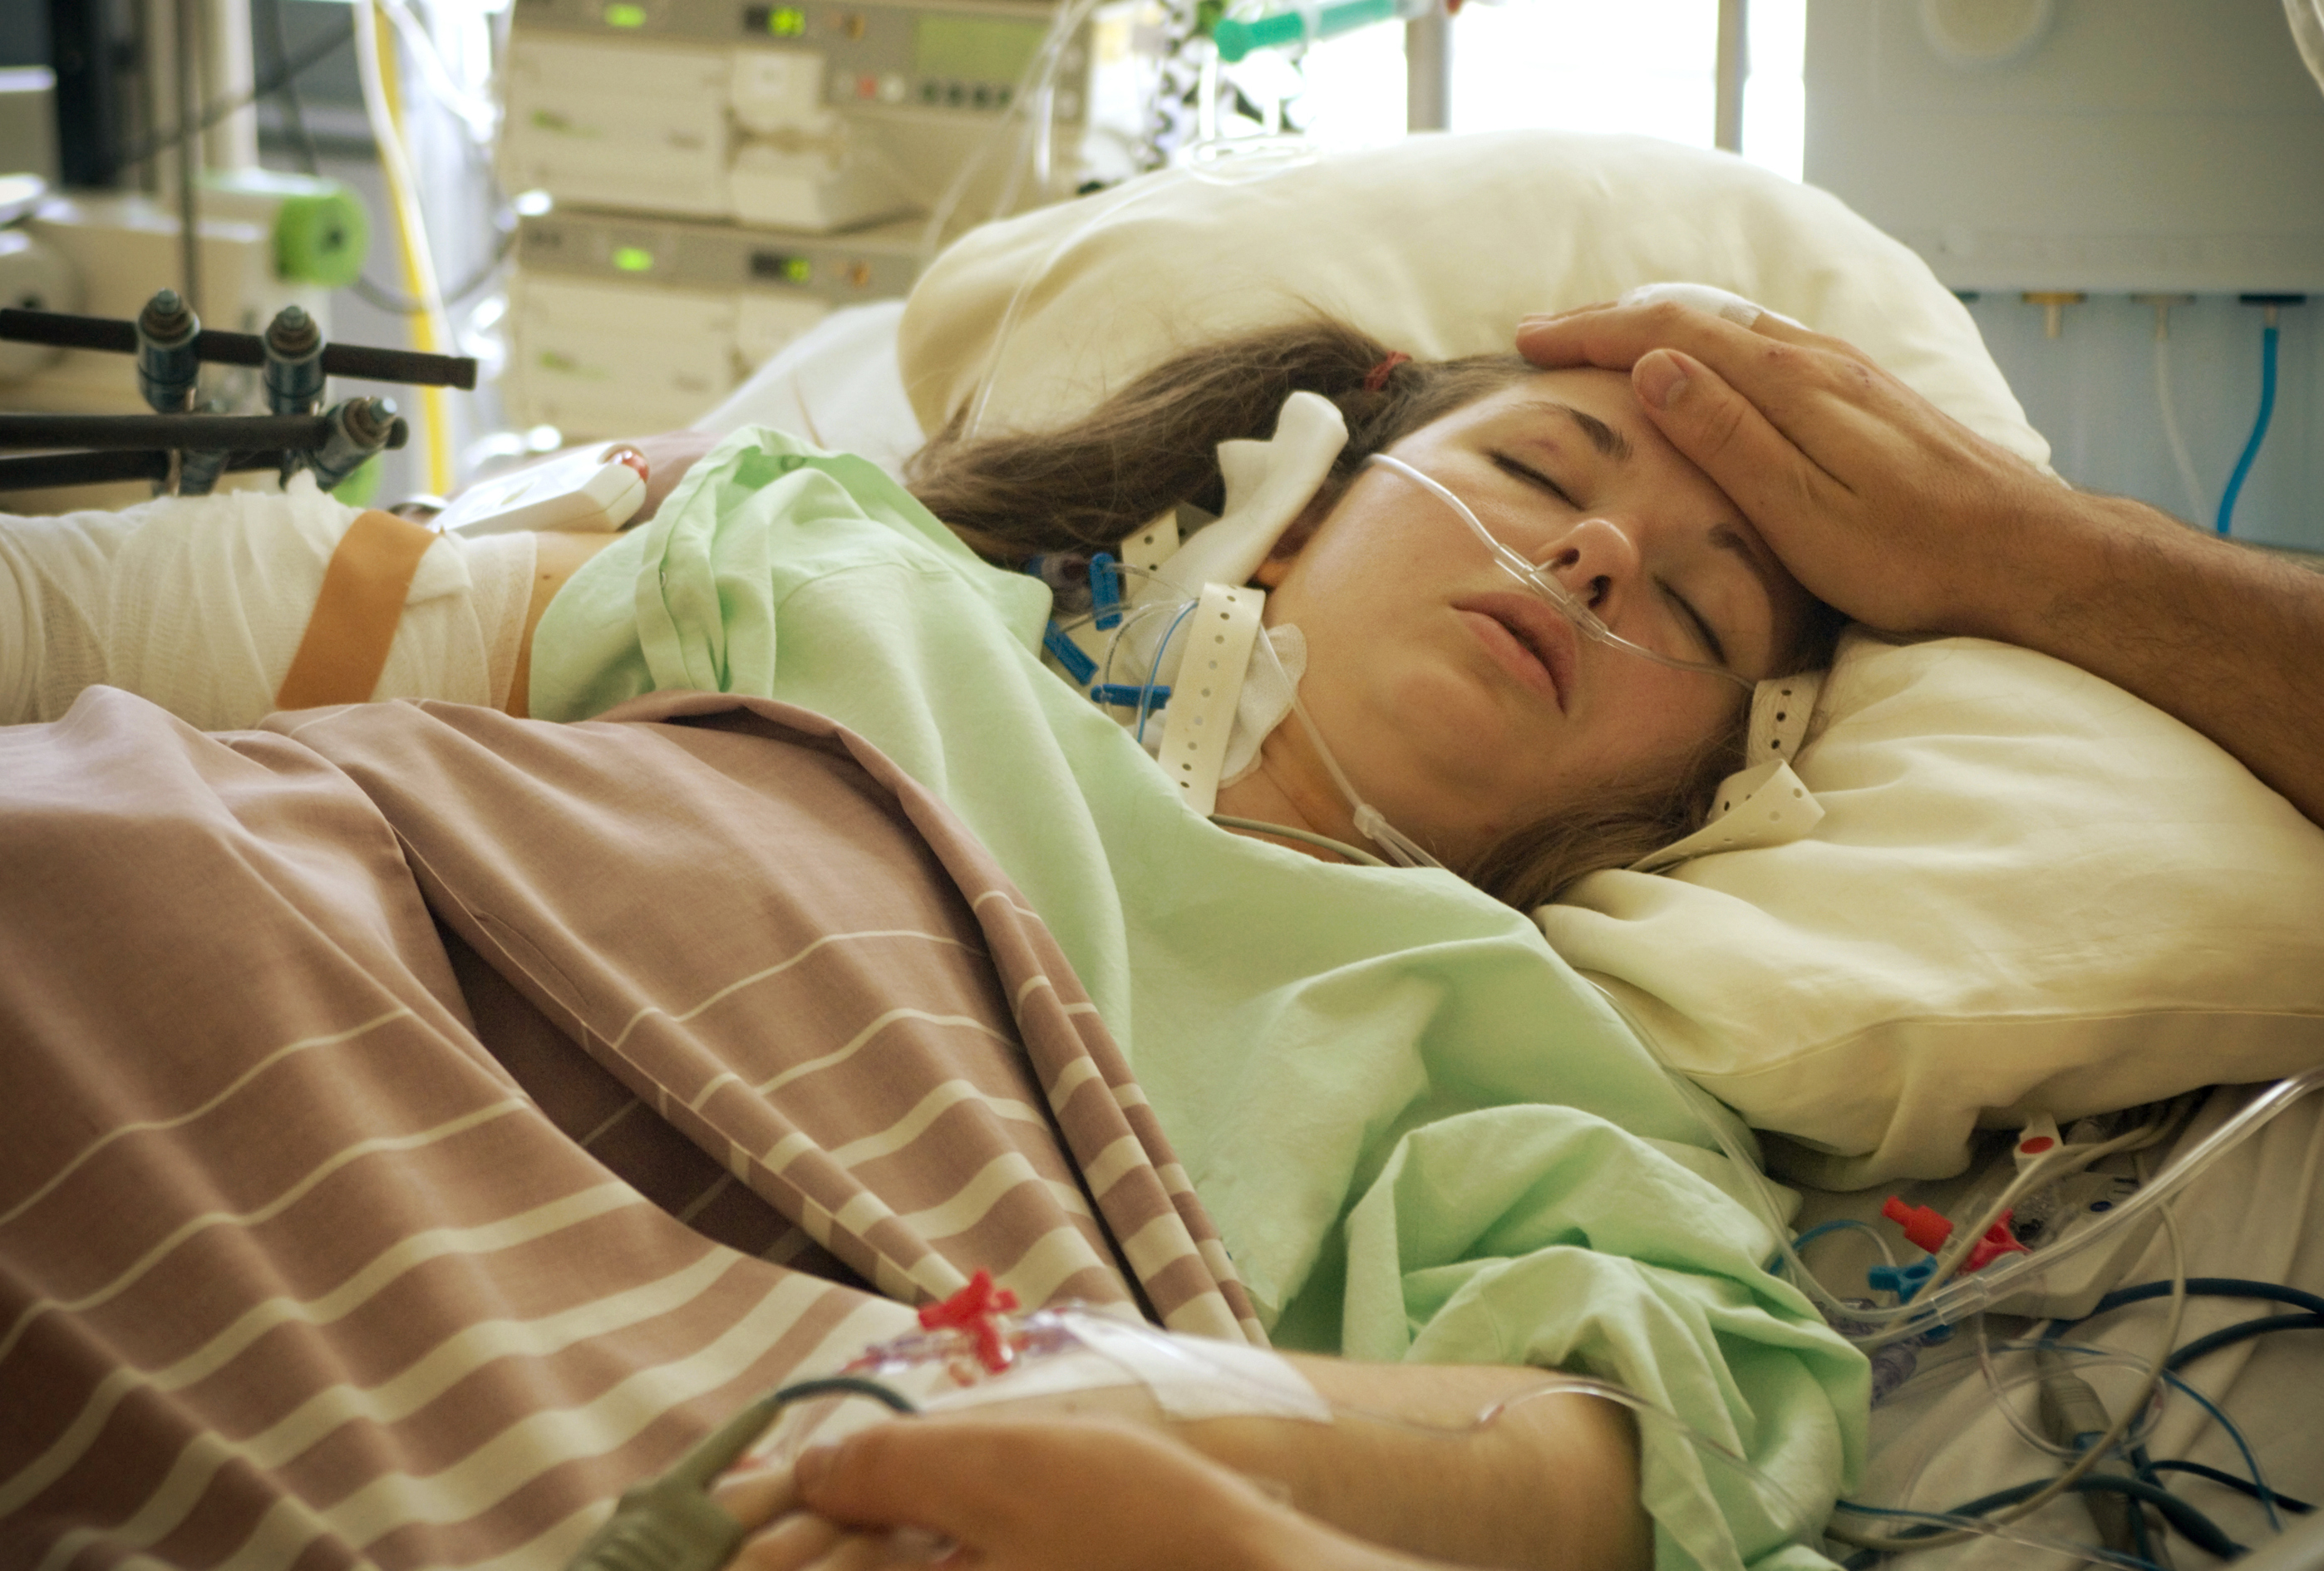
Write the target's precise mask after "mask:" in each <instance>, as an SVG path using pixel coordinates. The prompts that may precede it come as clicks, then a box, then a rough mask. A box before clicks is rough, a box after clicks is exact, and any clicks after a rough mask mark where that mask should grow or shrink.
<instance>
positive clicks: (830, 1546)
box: [729, 1418, 1428, 1571]
mask: <svg viewBox="0 0 2324 1571" xmlns="http://www.w3.org/2000/svg"><path fill="white" fill-rule="evenodd" d="M784 1493H787V1494H788V1495H789V1497H790V1498H791V1499H792V1500H794V1501H795V1502H796V1503H797V1504H798V1506H799V1507H801V1508H803V1510H802V1511H798V1512H794V1513H793V1514H790V1515H788V1516H786V1517H784V1518H782V1519H781V1520H779V1521H777V1522H776V1523H775V1524H774V1526H772V1527H771V1528H770V1529H768V1530H766V1531H765V1532H762V1533H761V1534H760V1535H758V1536H757V1537H755V1538H754V1539H752V1540H751V1542H750V1543H749V1544H747V1545H746V1546H745V1547H744V1548H743V1550H742V1553H741V1554H740V1555H739V1556H737V1557H736V1558H735V1560H734V1562H733V1565H734V1567H735V1571H807V1568H808V1567H815V1568H816V1571H842V1568H843V1567H844V1568H845V1571H870V1568H871V1567H875V1566H880V1567H888V1566H894V1567H905V1566H925V1565H927V1561H928V1553H929V1550H930V1549H931V1548H933V1547H934V1546H932V1545H931V1544H930V1542H929V1539H928V1537H927V1536H928V1535H934V1536H935V1537H936V1538H938V1539H945V1540H948V1541H949V1542H950V1544H952V1545H953V1546H954V1547H955V1548H954V1557H953V1558H951V1559H948V1560H947V1561H946V1562H945V1563H946V1564H948V1565H957V1566H973V1567H977V1568H978V1571H1420V1568H1421V1567H1423V1566H1426V1565H1427V1564H1428V1563H1427V1562H1424V1561H1419V1560H1414V1559H1410V1558H1408V1557H1405V1556H1402V1555H1397V1554H1395V1553H1392V1552H1390V1551H1388V1550H1384V1549H1379V1548H1374V1547H1372V1546H1369V1545H1366V1544H1361V1543H1359V1542H1357V1541H1356V1540H1354V1539H1350V1538H1348V1537H1346V1536H1345V1535H1343V1534H1341V1533H1337V1532H1334V1531H1333V1530H1332V1529H1329V1528H1326V1527H1324V1526H1323V1524H1321V1523H1319V1522H1316V1521H1314V1520H1311V1519H1309V1518H1305V1517H1303V1516H1301V1515H1300V1514H1299V1513H1298V1512H1296V1511H1293V1510H1292V1509H1291V1508H1290V1507H1289V1506H1287V1505H1284V1504H1281V1503H1279V1502H1277V1501H1275V1500H1273V1499H1270V1498H1269V1497H1268V1495H1267V1494H1266V1493H1265V1492H1262V1491H1261V1490H1260V1489H1259V1486H1257V1485H1255V1484H1253V1483H1250V1482H1249V1481H1248V1480H1246V1479H1243V1478H1241V1477H1240V1476H1238V1475H1237V1474H1233V1473H1231V1472H1230V1471H1228V1470H1227V1469H1226V1468H1224V1467H1222V1466H1220V1465H1218V1464H1216V1463H1214V1462H1211V1461H1209V1460H1207V1459H1205V1458H1204V1457H1203V1456H1201V1455H1198V1454H1197V1453H1195V1452H1194V1451H1193V1450H1192V1449H1190V1448H1189V1447H1187V1446H1184V1445H1181V1444H1179V1443H1178V1442H1176V1440H1173V1439H1171V1438H1169V1437H1167V1436H1165V1435H1163V1434H1161V1433H1159V1432H1157V1431H1156V1430H1154V1429H1150V1428H1144V1427H1141V1426H1139V1425H1135V1424H1129V1423H1123V1422H1120V1421H1118V1420H1111V1419H1047V1420H1041V1421H1034V1420H1029V1419H976V1418H961V1419H940V1420H935V1421H922V1422H902V1423H893V1424H882V1425H880V1426H878V1427H877V1428H871V1429H867V1430H864V1431H862V1433H859V1434H857V1435H854V1436H853V1437H850V1438H848V1439H846V1440H844V1441H842V1442H840V1443H839V1444H838V1445H837V1446H827V1447H822V1448H818V1449H815V1450H810V1451H808V1452H807V1453H805V1454H804V1455H802V1456H801V1457H800V1458H799V1463H798V1475H797V1482H796V1485H795V1488H791V1489H786V1490H785V1491H784ZM734 1503H735V1502H733V1501H731V1500H730V1502H729V1504H730V1506H733V1504H734ZM807 1513H812V1514H807ZM838 1524H844V1527H843V1526H841V1525H838ZM899 1528H901V1529H918V1535H919V1536H918V1537H908V1538H905V1539H890V1537H889V1536H888V1535H889V1532H890V1529H899ZM847 1529H861V1530H858V1531H853V1532H851V1531H848V1530H847Z"/></svg>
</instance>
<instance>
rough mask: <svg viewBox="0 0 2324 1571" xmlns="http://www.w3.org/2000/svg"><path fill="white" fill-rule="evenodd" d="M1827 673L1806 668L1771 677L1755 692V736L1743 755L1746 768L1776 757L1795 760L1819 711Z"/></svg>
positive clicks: (1753, 706) (1753, 733)
mask: <svg viewBox="0 0 2324 1571" xmlns="http://www.w3.org/2000/svg"><path fill="white" fill-rule="evenodd" d="M1823 679H1824V673H1823V672H1821V671H1803V672H1801V673H1800V674H1799V675H1798V676H1795V677H1769V678H1768V679H1766V681H1764V682H1761V683H1760V684H1759V686H1758V688H1757V691H1755V692H1754V693H1753V694H1752V695H1751V736H1750V741H1749V743H1748V744H1747V747H1746V751H1745V753H1744V755H1743V766H1744V767H1745V768H1746V769H1748V768H1751V767H1753V766H1754V765H1757V764H1762V763H1770V762H1774V761H1775V760H1776V759H1779V758H1781V759H1786V760H1789V759H1794V758H1797V757H1798V756H1799V755H1800V747H1801V745H1802V744H1803V743H1804V742H1805V740H1806V738H1807V734H1808V720H1809V718H1810V716H1812V715H1813V714H1814V713H1815V706H1816V695H1817V694H1819V693H1821V692H1822V691H1823Z"/></svg>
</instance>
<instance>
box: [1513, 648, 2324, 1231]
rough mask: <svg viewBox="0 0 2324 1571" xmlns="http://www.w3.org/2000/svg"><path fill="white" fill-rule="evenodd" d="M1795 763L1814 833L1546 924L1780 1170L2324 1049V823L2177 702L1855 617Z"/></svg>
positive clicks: (1883, 1171)
mask: <svg viewBox="0 0 2324 1571" xmlns="http://www.w3.org/2000/svg"><path fill="white" fill-rule="evenodd" d="M1793 768H1794V770H1795V771H1796V772H1798V774H1799V776H1800V778H1801V779H1802V780H1803V781H1805V782H1806V783H1807V786H1808V788H1809V790H1812V792H1814V794H1815V799H1816V800H1817V801H1818V802H1819V803H1820V804H1821V806H1822V808H1823V809H1824V817H1823V820H1822V822H1821V823H1820V824H1818V825H1817V826H1816V827H1815V829H1814V831H1813V833H1812V834H1811V835H1809V836H1806V837H1805V838H1803V839H1799V840H1796V841H1794V842H1792V843H1790V844H1788V845H1781V846H1761V847H1756V848H1752V849H1748V850H1741V851H1734V852H1728V853H1724V854H1721V855H1710V856H1703V857H1700V858H1698V859H1696V860H1694V861H1692V862H1689V863H1685V864H1682V865H1681V866H1679V867H1678V868H1676V869H1675V870H1674V871H1673V872H1671V873H1668V874H1664V875H1649V874H1643V873H1627V872H1623V873H1598V874H1595V875H1593V876H1591V877H1590V878H1587V879H1584V880H1583V881H1582V883H1580V884H1578V885H1576V886H1575V887H1574V889H1573V890H1572V891H1571V892H1569V893H1568V895H1567V897H1566V901H1565V903H1563V904H1560V905H1556V906H1549V907H1545V908H1544V909H1543V910H1540V911H1539V912H1537V913H1536V915H1537V918H1538V919H1539V921H1540V923H1541V927H1542V930H1543V931H1544V932H1545V933H1546V934H1547V935H1548V937H1549V939H1550V942H1551V944H1552V945H1553V946H1554V947H1555V948H1556V949H1557V950H1558V952H1559V953H1560V954H1562V955H1563V956H1565V957H1566V958H1567V959H1568V960H1570V961H1572V963H1573V964H1574V965H1575V966H1579V967H1580V968H1581V969H1582V970H1583V971H1584V972H1586V973H1589V974H1591V975H1592V976H1593V977H1594V978H1595V979H1597V980H1598V981H1599V982H1600V983H1601V984H1604V985H1605V986H1607V987H1608V988H1609V990H1611V992H1612V993H1613V994H1614V996H1615V997H1616V999H1617V1000H1618V1002H1619V1003H1620V1004H1621V1006H1622V1008H1623V1009H1624V1011H1625V1012H1627V1013H1628V1014H1629V1016H1630V1017H1631V1018H1632V1020H1633V1021H1635V1022H1636V1023H1637V1025H1638V1026H1639V1027H1640V1028H1641V1029H1642V1030H1644V1031H1645V1032H1646V1036H1647V1037H1648V1038H1649V1040H1651V1041H1652V1043H1653V1045H1654V1046H1655V1049H1656V1050H1657V1052H1659V1053H1660V1054H1661V1055H1662V1057H1663V1058H1665V1061H1666V1062H1668V1063H1670V1064H1672V1065H1673V1066H1674V1067H1677V1068H1679V1069H1682V1070H1683V1071H1684V1072H1685V1073H1686V1074H1687V1075H1689V1076H1690V1077H1692V1078H1693V1079H1694V1080H1696V1081H1697V1082H1698V1083H1700V1084H1701V1085H1702V1086H1705V1087H1706V1088H1708V1089H1709V1090H1711V1092H1713V1093H1714V1094H1716V1095H1719V1096H1720V1097H1721V1098H1722V1099H1723V1100H1725V1101H1726V1102H1727V1103H1729V1104H1730V1105H1732V1106H1733V1107H1735V1108H1736V1109H1737V1110H1738V1112H1740V1113H1741V1114H1743V1115H1744V1117H1745V1118H1747V1119H1748V1120H1749V1121H1750V1122H1751V1123H1753V1124H1754V1125H1756V1126H1757V1127H1758V1128H1760V1129H1762V1130H1764V1131H1772V1132H1777V1133H1778V1134H1779V1135H1781V1136H1783V1137H1784V1138H1781V1139H1776V1140H1771V1141H1769V1142H1768V1151H1769V1161H1770V1165H1771V1166H1772V1167H1774V1168H1775V1169H1776V1170H1778V1171H1779V1172H1782V1173H1783V1174H1784V1176H1786V1177H1788V1178H1794V1179H1796V1180H1798V1181H1801V1182H1804V1183H1810V1184H1814V1185H1817V1186H1819V1187H1824V1188H1855V1187H1861V1186H1864V1185H1867V1184H1873V1183H1877V1182H1880V1181H1883V1180H1886V1179H1888V1178H1898V1177H1911V1178H1939V1177H1944V1176H1947V1175H1950V1174H1952V1173H1955V1172H1958V1171H1960V1169H1961V1168H1962V1167H1963V1166H1964V1165H1965V1164H1966V1162H1967V1161H1968V1160H1969V1136H1970V1132H1971V1131H1972V1130H1973V1129H1974V1128H1976V1127H1977V1126H1978V1125H1979V1124H1980V1123H1982V1124H1986V1125H1997V1126H2001V1127H2012V1126H2015V1124H2017V1123H2022V1122H2023V1121H2024V1116H2025V1115H2026V1114H2031V1113H2033V1112H2045V1113H2049V1114H2052V1115H2054V1116H2056V1117H2057V1118H2059V1119H2060V1120H2061V1121H2063V1120H2067V1119H2070V1118H2074V1117H2079V1116H2080V1115H2082V1114H2088V1113H2093V1112H2098V1111H2102V1110H2106V1109H2110V1108H2116V1107H2125V1106H2129V1105H2132V1104H2136V1103H2140V1102H2146V1101H2152V1100H2154V1099H2156V1098H2160V1097H2164V1096H2170V1095H2176V1094H2177V1093H2179V1092H2181V1091H2186V1090H2191V1089H2193V1088H2195V1087H2197V1086H2208V1085H2211V1084H2214V1083H2216V1082H2223V1081H2243V1080H2260V1079H2270V1078H2273V1077H2279V1076H2282V1075H2289V1074H2293V1073H2296V1072H2298V1071H2300V1070H2301V1069H2305V1068H2310V1067H2315V1066H2316V1065H2318V1064H2319V1063H2324V830H2319V828H2318V827H2316V826H2315V825H2313V824H2310V822H2309V821H2308V820H2307V819H2306V818H2302V817H2301V815H2300V813H2299V812H2298V810H2297V809H2294V808H2292V805H2291V804H2290V803H2289V802H2287V801H2285V800H2284V799H2282V797H2280V796H2278V795H2277V794H2276V793H2275V792H2274V791H2273V790H2269V789H2268V788H2267V787H2266V786H2264V785H2263V784H2261V783H2260V782H2259V781H2257V780H2256V779H2255V778H2254V777H2253V776H2252V774H2251V773H2250V772H2248V771H2247V770H2246V769H2245V768H2244V767H2243V766H2242V765H2241V764H2239V763H2237V762H2236V761H2235V760H2234V759H2233V758H2231V757H2229V756H2228V755H2227V753H2225V752H2223V751H2221V750H2220V749H2219V748H2218V746H2216V745H2214V744H2212V743H2211V742H2209V740H2207V739H2206V738H2204V737H2203V736H2201V735H2198V734H2197V733H2196V732H2194V731H2192V730H2190V729H2189V728H2188V727H2187V726H2185V725H2181V724H2180V723H2179V722H2178V721H2176V720H2174V719H2172V718H2171V717H2170V716H2167V715H2165V714H2163V712H2162V711H2161V710H2159V709H2156V708H2153V707H2151V706H2150V705H2147V704H2145V703H2143V702H2141V701H2140V700H2138V699H2136V698H2132V697H2131V696H2130V695H2129V694H2127V693H2125V692H2124V691H2122V690H2121V689H2120V688H2116V687H2114V686H2112V685H2110V684H2109V683H2107V682H2104V681H2101V680H2099V679H2098V678H2096V677H2092V676H2090V675H2089V674H2087V673H2086V672H2083V671H2081V670H2077V669H2076V668H2074V667H2072V666H2070V665H2066V664H2063V663H2062V662H2061V661H2054V660H2052V659H2050V658H2049V657H2047V656H2045V655H2040V654H2035V653H2033V652H2030V651H2026V650H2022V649H2016V648H2013V647H2010V646H2008V645H2006V644H1998V643H1988V642H1983V641H1981V640H1977V639H1940V640H1934V641H1931V642H1919V643H1907V644H1901V645H1900V644H1895V643H1890V642H1884V641H1882V640H1880V639H1878V638H1877V637H1875V636H1872V635H1869V634H1867V633H1860V632H1859V633H1849V635H1848V637H1847V639H1846V640H1845V641H1844V642H1843V643H1842V645H1841V650H1840V658H1839V660H1838V661H1836V663H1835V665H1834V667H1833V670H1832V672H1831V676H1830V678H1829V679H1827V680H1826V681H1825V683H1824V687H1823V691H1822V695H1821V698H1820V700H1819V703H1818V708H1817V712H1816V718H1815V720H1814V722H1813V724H1812V728H1811V731H1810V735H1809V739H1808V741H1807V743H1806V744H1805V745H1804V747H1803V748H1802V750H1801V751H1800V753H1798V754H1797V756H1796V757H1795V758H1794V760H1793Z"/></svg>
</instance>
